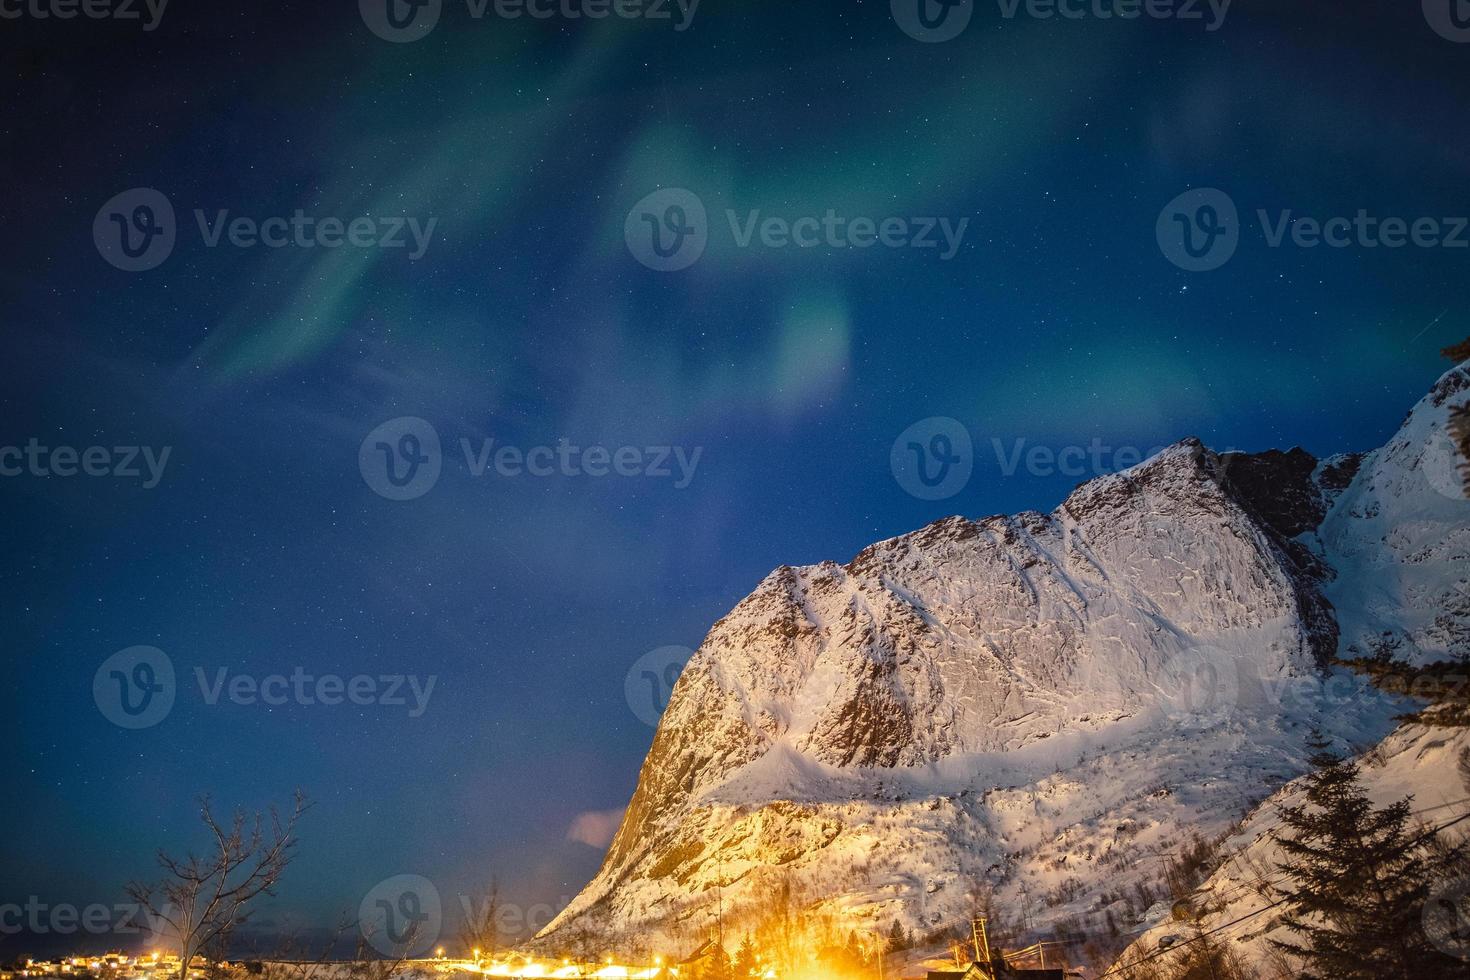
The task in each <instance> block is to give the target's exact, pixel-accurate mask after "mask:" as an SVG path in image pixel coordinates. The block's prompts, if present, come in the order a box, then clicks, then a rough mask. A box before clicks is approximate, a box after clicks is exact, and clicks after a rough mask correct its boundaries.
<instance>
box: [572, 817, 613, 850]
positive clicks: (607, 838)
mask: <svg viewBox="0 0 1470 980" xmlns="http://www.w3.org/2000/svg"><path fill="white" fill-rule="evenodd" d="M623 812H624V808H622V807H619V808H618V809H616V810H588V811H587V812H586V813H579V814H577V815H576V817H574V818H573V819H572V826H571V829H570V830H568V831H567V840H574V841H577V842H578V843H581V844H586V845H587V846H588V847H595V848H597V849H598V850H601V849H603V848H605V847H607V845H609V844H611V843H612V839H613V835H614V834H616V833H617V832H618V826H619V825H620V824H621V823H622V822H623Z"/></svg>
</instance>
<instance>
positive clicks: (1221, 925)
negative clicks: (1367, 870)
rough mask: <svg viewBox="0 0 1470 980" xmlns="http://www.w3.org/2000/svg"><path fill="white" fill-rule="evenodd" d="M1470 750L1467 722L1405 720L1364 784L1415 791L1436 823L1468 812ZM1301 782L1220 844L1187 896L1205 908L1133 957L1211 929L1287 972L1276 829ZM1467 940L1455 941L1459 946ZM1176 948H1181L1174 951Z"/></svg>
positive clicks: (1378, 792)
mask: <svg viewBox="0 0 1470 980" xmlns="http://www.w3.org/2000/svg"><path fill="white" fill-rule="evenodd" d="M1467 753H1470V729H1465V728H1451V729H1445V728H1429V727H1425V726H1422V725H1405V726H1404V727H1402V728H1400V729H1399V730H1397V731H1395V732H1394V733H1393V734H1392V735H1390V736H1389V737H1388V738H1386V739H1384V740H1383V742H1382V743H1380V744H1379V745H1378V746H1376V747H1375V748H1374V749H1373V750H1372V751H1370V752H1368V753H1367V754H1366V755H1365V756H1364V757H1363V758H1362V759H1361V760H1360V767H1361V772H1362V782H1363V787H1364V789H1365V790H1366V791H1367V793H1368V795H1369V797H1370V798H1371V799H1372V801H1373V803H1374V805H1375V806H1380V807H1381V806H1387V805H1388V804H1390V803H1393V802H1395V801H1397V800H1401V799H1403V798H1404V797H1406V796H1412V797H1413V798H1414V801H1413V811H1414V813H1415V815H1416V816H1415V823H1416V824H1423V825H1424V826H1427V827H1435V826H1438V825H1440V824H1444V823H1447V822H1448V821H1450V820H1452V819H1454V818H1455V817H1457V816H1459V815H1461V814H1463V813H1464V812H1465V811H1466V800H1467V798H1470V774H1467V772H1466V770H1465V768H1464V767H1463V766H1462V765H1461V760H1462V759H1465V758H1466V757H1467ZM1302 795H1303V789H1302V787H1301V785H1300V784H1299V783H1292V784H1290V785H1288V786H1286V787H1285V788H1283V789H1282V790H1281V791H1280V792H1278V793H1277V794H1276V795H1274V796H1273V797H1271V799H1269V800H1267V801H1266V803H1265V804H1263V805H1262V806H1261V807H1260V808H1258V809H1257V810H1256V811H1255V812H1254V813H1252V814H1251V816H1250V819H1248V820H1247V821H1246V822H1245V823H1244V824H1243V825H1242V826H1241V828H1240V830H1239V831H1238V832H1237V833H1235V834H1234V835H1232V836H1231V838H1230V839H1229V840H1227V841H1226V842H1225V844H1224V845H1223V848H1224V851H1225V853H1227V854H1228V855H1229V857H1228V858H1227V859H1226V861H1225V862H1224V864H1222V865H1221V866H1220V867H1219V868H1218V869H1217V870H1216V871H1215V873H1214V874H1213V875H1211V876H1210V878H1209V879H1208V880H1207V881H1206V882H1205V883H1204V884H1203V885H1202V886H1200V888H1199V890H1198V891H1196V892H1195V894H1194V895H1193V896H1192V897H1191V899H1190V904H1191V905H1192V906H1193V907H1194V908H1195V909H1197V910H1198V911H1199V912H1200V915H1199V918H1198V920H1197V921H1195V922H1189V921H1174V920H1172V919H1171V920H1166V921H1163V922H1161V923H1159V924H1157V925H1155V926H1154V927H1153V928H1151V929H1149V930H1148V931H1147V932H1146V933H1145V934H1144V935H1143V936H1141V937H1140V938H1139V939H1138V941H1137V942H1136V943H1134V944H1133V946H1131V947H1130V948H1129V951H1128V954H1127V955H1129V956H1130V957H1132V956H1157V957H1159V958H1160V959H1163V958H1165V957H1167V956H1169V955H1170V954H1168V953H1163V952H1161V950H1163V949H1170V948H1182V946H1181V945H1180V944H1181V943H1184V942H1188V941H1190V940H1192V939H1193V938H1194V937H1196V936H1198V935H1199V934H1200V932H1201V931H1204V932H1209V933H1211V935H1212V936H1213V938H1214V939H1215V940H1217V941H1219V942H1221V943H1222V944H1224V945H1226V946H1228V948H1230V949H1232V950H1234V951H1235V952H1236V953H1237V954H1238V955H1239V956H1240V957H1241V959H1242V960H1243V961H1244V962H1245V963H1246V964H1248V965H1249V966H1251V967H1252V968H1253V969H1254V970H1256V971H1257V972H1259V973H1261V974H1263V975H1268V976H1269V975H1276V974H1277V972H1285V973H1287V975H1290V970H1291V967H1290V964H1289V963H1287V962H1286V961H1283V960H1281V959H1279V958H1278V957H1277V956H1276V955H1275V954H1274V953H1273V947H1272V946H1271V944H1270V942H1269V940H1271V939H1273V938H1274V939H1278V940H1297V937H1294V936H1292V935H1291V933H1290V931H1289V930H1287V929H1286V928H1285V927H1283V926H1282V925H1281V924H1280V921H1281V920H1280V916H1281V912H1282V909H1281V907H1280V906H1274V907H1273V903H1275V902H1276V901H1277V899H1278V898H1279V897H1280V896H1279V894H1278V893H1276V892H1274V891H1272V888H1271V886H1272V884H1273V883H1274V882H1276V881H1279V880H1281V874H1280V872H1279V871H1278V869H1277V864H1278V863H1279V862H1280V861H1281V860H1282V859H1283V857H1284V855H1283V854H1282V852H1281V849H1280V847H1279V846H1278V845H1277V844H1276V842H1275V839H1274V837H1273V836H1272V833H1273V831H1275V830H1277V829H1278V828H1279V826H1280V816H1279V814H1280V808H1281V807H1282V806H1283V805H1292V804H1300V803H1301V801H1302ZM1461 950H1465V951H1470V945H1465V944H1463V943H1462V942H1460V941H1457V942H1456V943H1455V951H1456V952H1458V951H1461ZM1173 955H1178V954H1177V953H1175V954H1173Z"/></svg>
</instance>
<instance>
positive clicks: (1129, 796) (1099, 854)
mask: <svg viewBox="0 0 1470 980" xmlns="http://www.w3.org/2000/svg"><path fill="white" fill-rule="evenodd" d="M1453 377H1454V375H1453V374H1452V375H1449V376H1447V378H1450V379H1452V378H1453ZM1455 384H1457V382H1454V381H1453V380H1449V381H1441V383H1440V385H1439V386H1437V387H1436V389H1435V392H1436V393H1437V394H1431V396H1430V397H1429V398H1427V399H1426V401H1425V403H1423V404H1421V406H1420V407H1419V408H1418V409H1416V411H1415V412H1414V413H1412V414H1411V415H1410V418H1409V420H1408V422H1406V424H1405V427H1404V430H1403V431H1401V432H1400V433H1399V435H1398V436H1396V437H1395V440H1394V441H1393V442H1391V443H1390V444H1389V446H1387V447H1385V449H1384V450H1382V451H1380V452H1379V453H1375V454H1372V455H1371V456H1370V457H1369V458H1368V459H1367V460H1364V461H1359V460H1357V459H1354V458H1339V459H1334V460H1329V461H1326V462H1318V461H1317V460H1315V459H1313V458H1312V457H1311V456H1310V455H1309V454H1307V453H1305V452H1304V451H1302V450H1299V449H1297V450H1292V451H1290V452H1287V453H1266V454H1260V455H1255V456H1250V455H1240V454H1230V455H1226V456H1217V455H1216V454H1214V453H1212V452H1210V451H1209V450H1208V449H1206V448H1205V447H1203V446H1202V445H1200V444H1199V443H1198V442H1197V441H1194V440H1186V441H1184V442H1181V443H1179V444H1177V445H1175V446H1173V447H1171V448H1169V449H1168V450H1166V451H1164V452H1163V453H1161V454H1159V455H1158V456H1156V457H1154V458H1152V459H1150V460H1149V461H1147V462H1145V463H1143V464H1141V465H1139V466H1137V467H1134V468H1133V469H1131V470H1127V471H1124V472H1122V473H1118V474H1114V475H1110V476H1106V477H1102V478H1100V479H1096V480H1093V481H1091V482H1089V483H1086V484H1084V485H1082V486H1081V487H1079V488H1078V489H1077V490H1076V491H1075V492H1073V493H1072V495H1071V496H1069V497H1068V498H1067V500H1066V501H1065V502H1064V503H1063V504H1062V505H1061V506H1060V507H1058V508H1057V509H1056V510H1054V511H1052V512H1051V513H1050V514H1042V513H1037V512H1026V513H1022V514H1018V515H1015V516H994V517H987V518H983V519H981V520H968V519H965V518H962V517H950V518H946V519H944V520H941V521H938V522H936V523H934V524H932V525H930V526H928V527H925V528H923V529H921V530H919V531H915V532H913V533H911V534H907V535H903V536H902V537H898V538H893V539H890V540H888V541H882V542H879V543H877V544H875V545H872V546H870V547H868V548H866V549H864V550H863V551H862V552H861V553H860V554H859V555H857V556H856V557H855V558H853V559H852V560H851V561H850V562H848V563H847V564H845V565H838V564H836V563H833V562H824V563H822V564H819V565H815V566H810V567H805V568H790V567H783V568H780V569H777V570H776V571H774V572H772V573H771V574H770V575H769V576H767V577H766V579H765V580H764V581H763V582H761V583H760V585H759V586H758V587H757V588H756V590H755V591H754V592H753V593H752V594H751V595H750V596H748V597H747V598H746V599H745V600H743V601H742V602H741V603H740V604H739V605H737V606H736V607H735V609H734V610H732V611H731V612H730V614H729V615H728V616H726V617H725V618H724V619H722V620H720V621H719V622H718V623H716V624H715V625H714V627H713V629H711V631H710V633H709V635H708V637H707V638H706V639H705V641H704V643H703V644H702V645H701V647H700V649H699V651H698V652H697V654H696V655H695V657H694V658H693V659H692V660H691V661H690V663H689V665H688V668H687V669H686V670H685V673H684V675H683V676H682V677H681V678H680V680H679V683H678V685H677V686H676V688H675V690H674V693H673V697H672V700H671V702H670V704H669V708H668V710H667V712H666V713H665V715H664V717H663V719H662V722H661V724H660V725H659V728H658V732H657V734H656V736H655V739H654V743H653V747H652V749H651V750H650V752H649V755H648V758H647V760H646V761H645V762H644V765H643V768H642V771H641V773H640V776H639V783H638V788H637V791H636V793H635V795H634V797H633V800H632V802H631V804H630V805H629V808H628V811H627V815H626V817H625V819H624V822H623V825H622V827H621V829H620V831H619V832H618V834H617V836H616V838H615V839H614V841H613V843H612V846H611V848H610V849H609V851H608V854H607V857H606V859H605V861H604V863H603V866H602V869H601V871H600V872H599V874H598V876H597V877H596V879H595V880H594V881H593V882H592V883H591V884H589V885H588V886H587V888H586V889H585V890H584V891H583V893H582V894H581V895H579V896H578V898H577V899H576V900H575V901H574V902H573V903H572V904H571V906H569V907H568V908H567V909H566V910H565V912H564V913H563V914H562V915H561V916H559V917H558V918H557V920H556V921H555V922H553V923H552V924H551V925H550V926H549V927H548V928H547V930H545V932H544V933H543V935H542V939H543V940H544V941H546V942H554V941H556V940H557V937H558V934H560V935H561V936H563V937H565V936H566V935H568V934H569V933H570V932H583V931H590V932H593V933H596V934H599V935H601V936H604V937H608V938H613V939H615V938H616V937H619V936H628V935H633V934H638V935H640V936H644V937H647V936H650V935H653V936H657V935H659V934H663V935H665V936H667V937H669V938H670V939H673V940H676V941H677V940H678V939H679V938H688V937H693V936H698V935H699V934H700V933H701V932H702V931H703V930H704V929H706V928H707V927H708V926H709V924H710V922H711V920H712V917H713V915H714V913H715V909H716V908H717V907H718V908H720V909H721V910H722V911H723V913H724V914H725V915H726V917H727V924H729V923H730V922H733V921H739V920H740V919H741V917H742V916H746V917H749V916H753V915H756V914H758V913H759V910H760V908H761V907H762V905H763V903H765V902H766V901H767V900H768V897H769V895H770V894H772V892H773V889H775V888H777V887H778V886H779V887H782V888H789V889H791V891H792V892H793V894H795V895H796V896H798V899H799V900H801V901H806V902H812V903H816V904H817V905H819V906H821V907H823V908H825V909H827V910H829V911H831V912H832V913H833V914H835V915H840V916H845V917H849V918H850V920H851V923H852V925H854V926H861V925H862V924H864V923H888V922H890V921H892V920H894V919H897V920H899V921H901V922H903V923H905V925H906V926H907V927H908V928H910V929H912V930H915V931H917V932H921V933H922V932H924V931H927V930H929V929H931V928H933V927H936V926H938V925H940V924H942V923H947V922H950V921H953V920H954V919H955V918H957V917H960V916H963V915H964V914H966V912H967V911H968V910H969V909H970V908H972V907H973V905H974V903H975V902H976V901H978V900H979V899H980V896H981V895H982V894H988V895H994V896H996V897H999V898H1002V899H1004V900H1006V901H1008V902H1010V903H1011V904H1012V905H1013V907H1015V908H1018V909H1022V910H1024V911H1026V912H1027V913H1028V915H1029V916H1030V917H1031V919H1032V920H1033V921H1036V922H1042V921H1046V920H1050V919H1062V918H1071V919H1076V918H1078V917H1083V916H1091V917H1094V918H1098V919H1101V918H1106V919H1108V920H1110V921H1113V922H1116V921H1117V920H1118V919H1121V918H1125V917H1127V916H1130V915H1136V913H1137V911H1138V910H1137V909H1136V908H1134V906H1136V905H1137V904H1139V903H1141V902H1142V901H1143V896H1144V894H1145V892H1144V891H1143V890H1140V889H1137V888H1136V885H1137V884H1139V883H1142V884H1143V885H1145V887H1146V884H1147V882H1148V881H1150V880H1152V879H1153V878H1155V877H1156V876H1157V874H1158V871H1159V864H1160V863H1161V862H1162V860H1163V856H1164V855H1165V854H1167V853H1169V852H1170V851H1171V850H1172V849H1173V848H1174V847H1177V845H1178V844H1179V843H1180V841H1181V840H1182V838H1183V836H1184V834H1185V833H1186V831H1188V832H1194V833H1198V834H1200V835H1201V836H1211V835H1214V834H1217V833H1219V832H1221V831H1222V830H1223V829H1224V828H1225V827H1226V826H1227V825H1228V824H1229V823H1230V822H1231V821H1232V820H1233V819H1235V818H1238V817H1239V816H1241V815H1242V814H1243V813H1244V812H1245V811H1246V809H1247V808H1248V807H1249V806H1250V805H1251V804H1252V803H1254V802H1256V801H1258V800H1259V799H1260V798H1262V797H1264V796H1265V795H1267V794H1269V793H1270V792H1272V791H1274V790H1275V789H1276V788H1277V787H1279V786H1280V785H1282V784H1283V783H1284V782H1285V781H1286V780H1288V779H1290V778H1292V777H1294V776H1296V775H1298V774H1299V773H1300V772H1301V771H1302V770H1303V768H1304V759H1305V756H1306V754H1307V752H1306V749H1305V747H1304V742H1305V735H1306V731H1307V730H1308V728H1310V727H1311V726H1313V725H1321V726H1323V727H1325V728H1327V729H1329V730H1333V731H1337V732H1341V733H1343V734H1346V735H1348V736H1350V737H1354V738H1357V739H1360V740H1369V741H1372V740H1376V739H1377V738H1380V737H1382V736H1383V735H1384V734H1385V733H1386V732H1387V731H1389V730H1390V729H1391V727H1392V725H1391V723H1390V721H1389V718H1390V717H1391V715H1392V714H1393V712H1394V710H1395V709H1396V706H1395V705H1393V704H1390V703H1387V702H1386V701H1385V700H1384V699H1382V698H1380V697H1376V696H1372V695H1370V694H1368V693H1366V692H1361V691H1359V692H1358V694H1357V695H1356V696H1354V697H1353V698H1352V699H1350V701H1349V703H1346V704H1343V703H1338V699H1335V698H1332V697H1325V696H1324V694H1323V687H1322V684H1321V681H1322V678H1323V676H1324V675H1323V674H1322V673H1321V670H1322V667H1323V665H1324V664H1326V663H1327V661H1328V660H1329V658H1330V657H1331V656H1332V655H1333V654H1334V652H1336V650H1337V647H1338V643H1339V637H1338V633H1339V624H1340V623H1344V622H1346V623H1348V624H1349V628H1350V632H1347V633H1345V634H1344V637H1343V641H1342V642H1343V644H1344V645H1345V646H1348V645H1353V644H1358V645H1361V644H1363V643H1367V642H1370V641H1371V638H1372V637H1377V636H1380V635H1381V634H1382V633H1383V632H1385V631H1397V633H1395V635H1397V636H1402V637H1403V638H1404V639H1403V640H1402V641H1401V642H1408V643H1411V644H1413V643H1417V644H1421V645H1422V644H1439V645H1441V646H1443V645H1445V644H1452V643H1455V642H1459V641H1460V640H1461V639H1463V635H1464V633H1463V630H1464V627H1465V624H1466V622H1467V616H1466V615H1465V614H1464V613H1465V610H1464V609H1463V608H1459V611H1456V608H1455V607H1454V601H1455V600H1454V595H1452V594H1451V593H1453V591H1454V590H1453V587H1452V585H1450V584H1448V583H1446V582H1444V581H1441V580H1442V579H1443V578H1444V574H1443V569H1442V568H1441V566H1442V564H1443V563H1444V562H1445V561H1449V560H1452V559H1453V558H1454V556H1455V555H1457V554H1458V555H1461V556H1463V554H1464V549H1465V546H1466V533H1467V532H1466V528H1467V522H1466V520H1465V518H1466V516H1467V515H1466V508H1465V502H1464V500H1463V499H1461V500H1459V501H1456V502H1453V506H1448V508H1447V509H1446V507H1441V506H1440V504H1439V503H1438V502H1436V501H1427V500H1424V499H1423V498H1424V497H1425V494H1426V493H1433V492H1435V491H1433V490H1432V489H1426V488H1425V487H1423V486H1420V484H1422V483H1423V482H1424V481H1423V479H1422V474H1420V480H1419V483H1411V482H1410V481H1411V475H1410V471H1412V470H1413V469H1414V464H1415V461H1416V460H1418V459H1421V458H1422V456H1423V452H1424V450H1423V447H1424V446H1425V445H1426V444H1427V442H1428V441H1431V440H1432V438H1433V436H1434V434H1435V432H1436V431H1437V428H1442V426H1443V416H1444V413H1445V411H1447V409H1446V408H1445V404H1444V403H1445V401H1447V400H1448V399H1449V398H1451V397H1452V396H1453V395H1454V394H1455V393H1456V392H1458V391H1460V390H1462V388H1456V389H1455V390H1454V391H1450V392H1448V394H1447V393H1446V389H1447V388H1454V386H1455ZM1462 387H1463V386H1462ZM1436 398H1439V399H1440V401H1439V402H1438V403H1434V402H1435V399H1436ZM1426 406H1427V407H1426ZM1416 452H1418V453H1419V456H1416V455H1415V453H1416ZM1360 462H1361V465H1360ZM1445 503H1446V505H1449V504H1451V503H1452V502H1451V501H1449V500H1448V499H1447V498H1446V499H1445ZM1405 515H1411V516H1412V517H1413V519H1414V520H1416V521H1418V522H1420V523H1416V524H1415V525H1414V527H1413V528H1412V529H1409V530H1407V531H1406V530H1405V529H1404V528H1403V527H1402V526H1401V522H1402V520H1403V519H1404V516H1405ZM1446 521H1447V522H1448V524H1447V525H1446V524H1445V523H1444V522H1446ZM1436 522H1439V523H1436ZM1446 527H1449V528H1450V529H1451V530H1452V531H1453V533H1452V534H1450V535H1449V536H1448V537H1446V536H1445V535H1444V534H1442V533H1441V532H1443V531H1445V529H1446ZM1436 534H1439V535H1440V536H1439V538H1438V539H1435V535H1436ZM1384 576H1389V577H1390V578H1392V579H1393V583H1394V584H1393V586H1392V587H1384V586H1382V584H1381V583H1382V580H1383V578H1384ZM1375 583H1377V584H1375ZM1370 589H1374V590H1376V591H1374V593H1373V596H1372V597H1371V601H1370V598H1369V597H1367V596H1366V590H1370ZM1446 589H1448V590H1449V591H1448V592H1447V591H1446ZM1344 603H1350V604H1352V607H1353V608H1352V612H1351V615H1349V616H1346V617H1344V616H1343V615H1342V613H1341V609H1338V610H1336V611H1335V610H1334V604H1336V605H1338V606H1341V605H1342V604H1344ZM1400 608H1410V609H1411V610H1412V611H1413V612H1412V615H1410V616H1409V617H1408V618H1407V619H1402V618H1399V617H1398V616H1397V612H1396V611H1397V610H1398V609H1400ZM1359 610H1362V612H1361V613H1360V611H1359ZM1446 617H1448V618H1446ZM1365 637H1366V638H1369V639H1365ZM1436 648H1438V647H1436ZM1355 649H1356V647H1355ZM1130 888H1133V889H1135V890H1136V891H1137V892H1138V897H1129V896H1128V895H1127V894H1126V893H1127V892H1128V891H1129V889H1130Z"/></svg>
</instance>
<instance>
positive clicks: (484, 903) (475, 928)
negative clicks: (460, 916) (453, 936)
mask: <svg viewBox="0 0 1470 980" xmlns="http://www.w3.org/2000/svg"><path fill="white" fill-rule="evenodd" d="M477 897H479V896H470V895H465V896H463V898H462V899H461V904H462V905H463V907H464V935H463V939H464V943H465V945H466V947H467V948H469V949H475V950H479V951H480V953H479V955H480V956H482V957H483V958H485V959H491V960H493V959H494V958H495V954H496V953H497V952H499V950H500V944H501V939H502V936H501V931H500V910H501V903H500V883H499V882H498V881H496V880H495V879H494V878H491V879H490V888H489V890H488V891H487V892H486V893H485V895H484V896H483V897H479V901H478V902H476V900H475V899H476V898H477Z"/></svg>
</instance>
